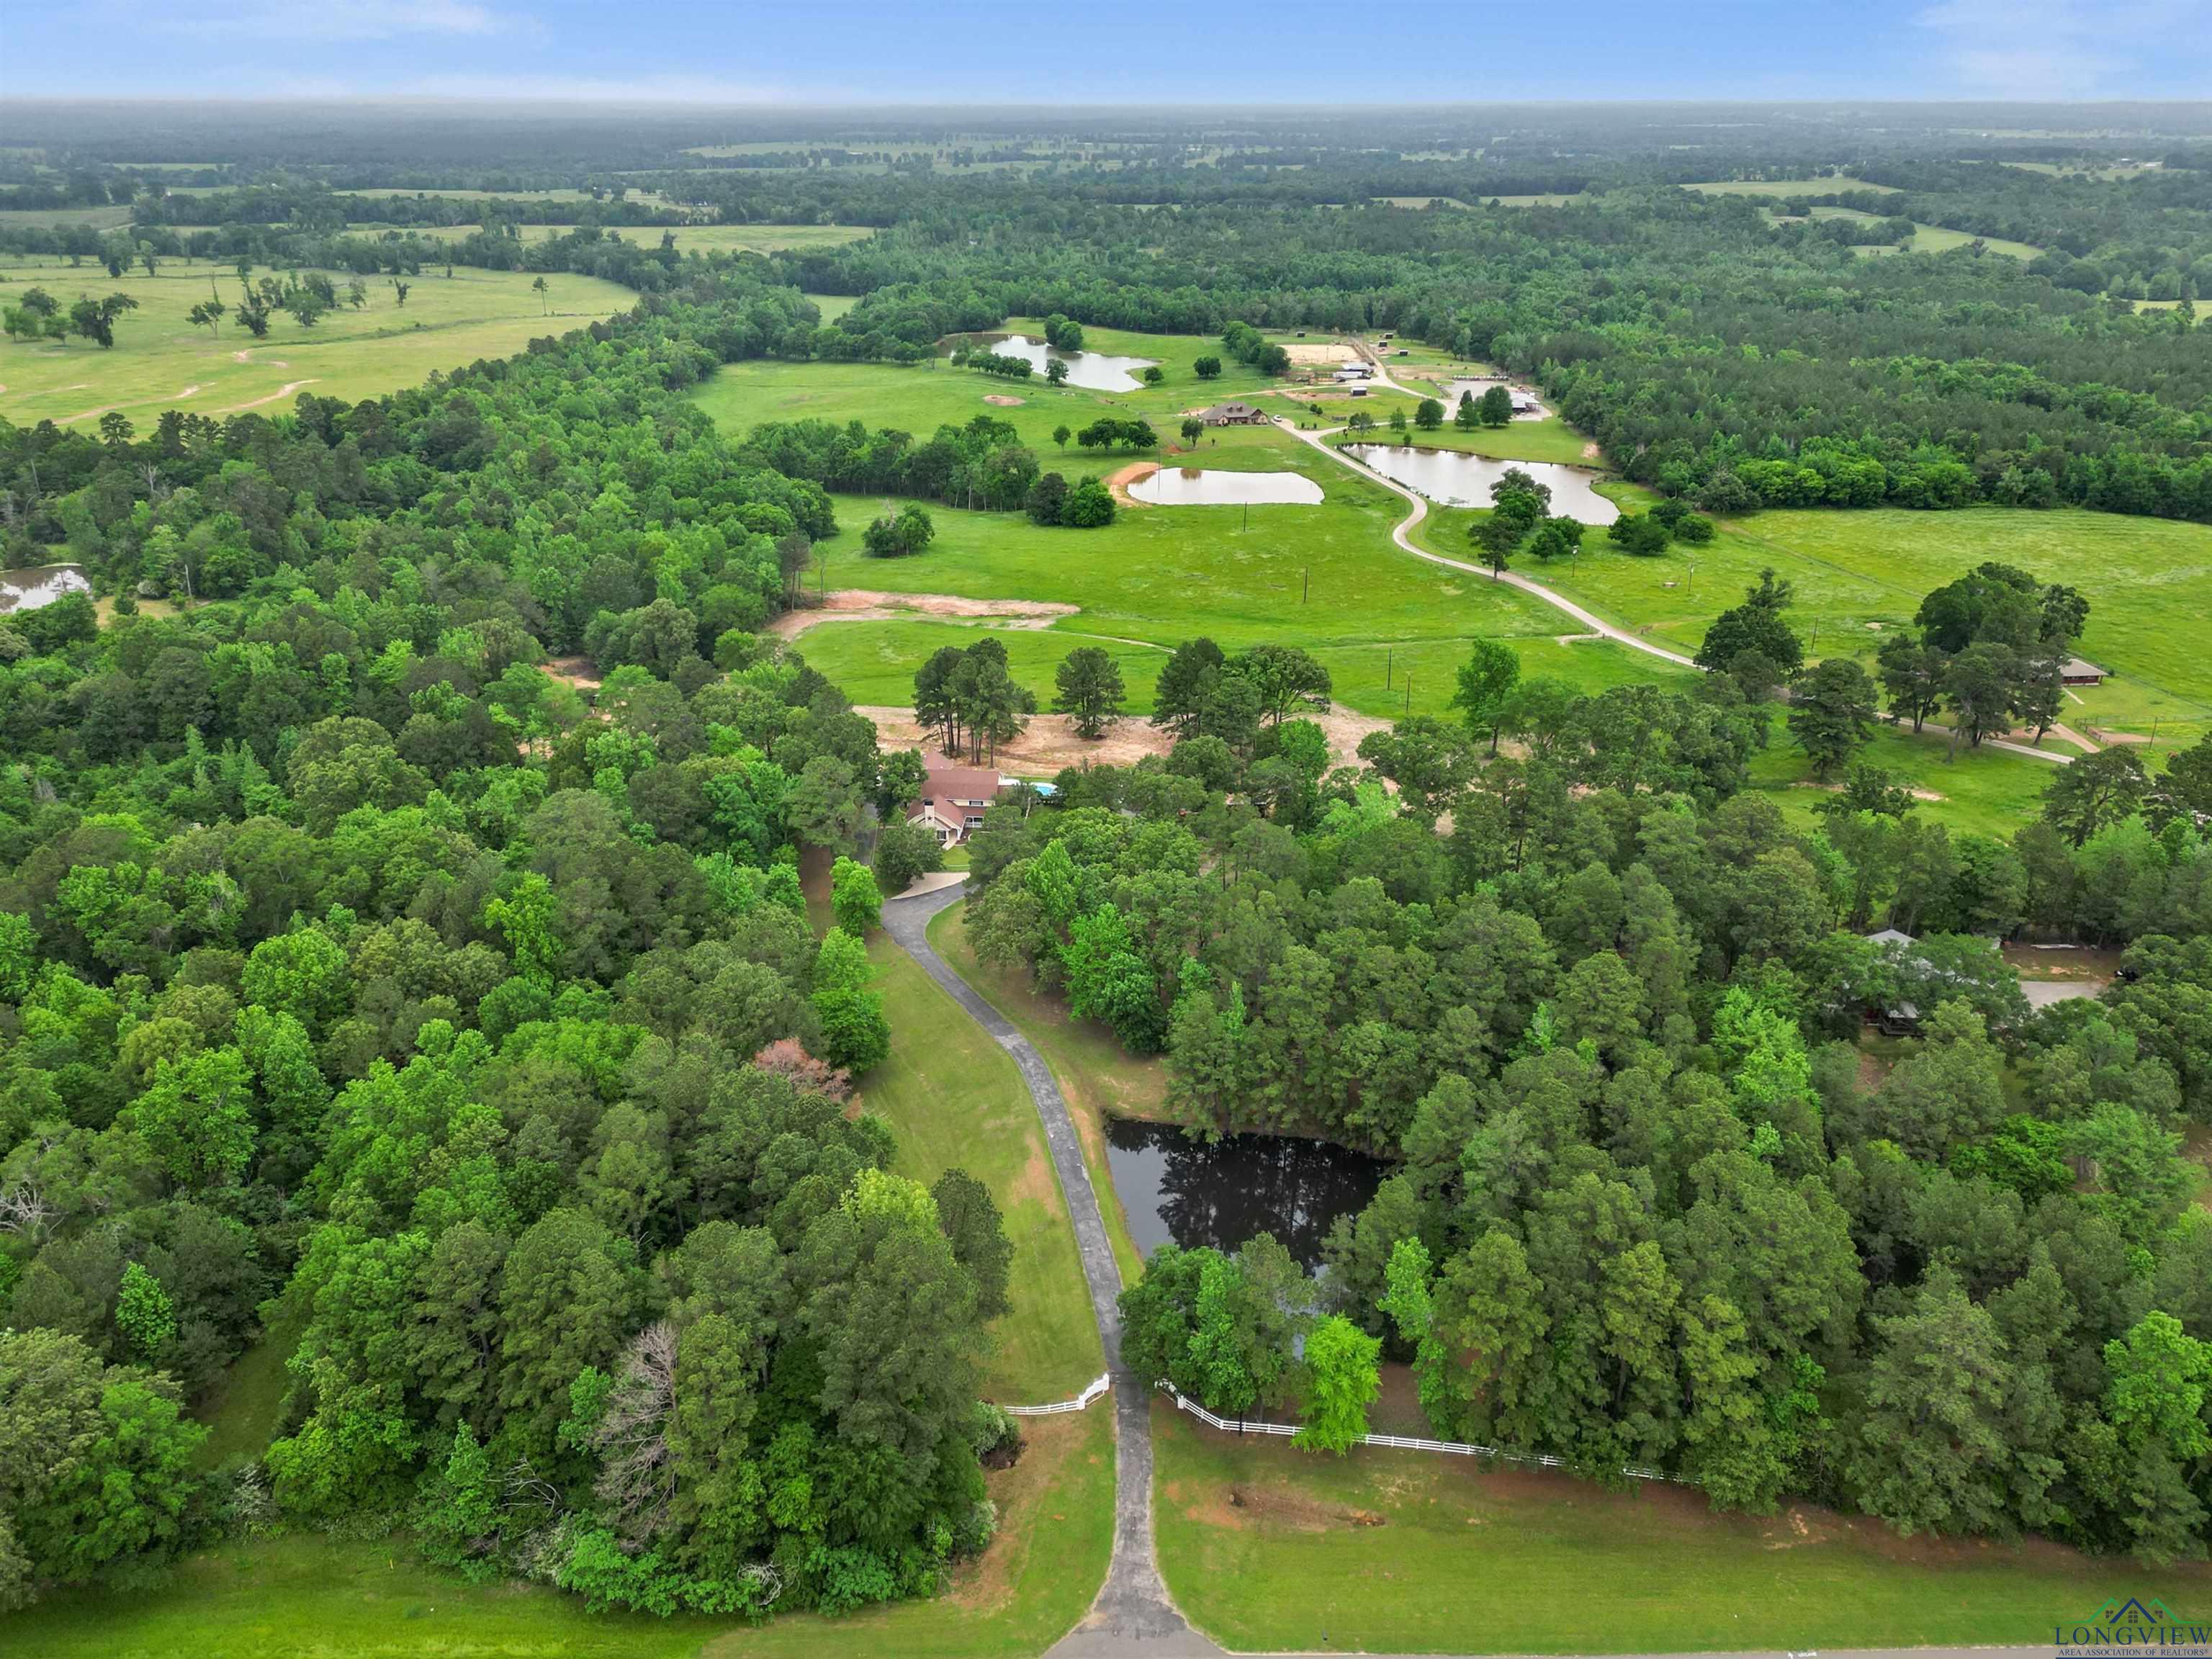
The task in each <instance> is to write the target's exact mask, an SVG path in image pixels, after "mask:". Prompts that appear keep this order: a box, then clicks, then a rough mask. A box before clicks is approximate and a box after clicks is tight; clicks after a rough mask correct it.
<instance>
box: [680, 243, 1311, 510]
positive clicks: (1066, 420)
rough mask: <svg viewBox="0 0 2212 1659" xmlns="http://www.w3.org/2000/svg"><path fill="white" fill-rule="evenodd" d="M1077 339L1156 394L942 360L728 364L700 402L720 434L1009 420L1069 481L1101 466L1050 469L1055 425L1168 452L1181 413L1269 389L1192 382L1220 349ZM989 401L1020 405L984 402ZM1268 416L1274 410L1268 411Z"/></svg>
mask: <svg viewBox="0 0 2212 1659" xmlns="http://www.w3.org/2000/svg"><path fill="white" fill-rule="evenodd" d="M817 228H830V229H835V228H836V227H817ZM1006 331H1007V332H1009V333H1021V334H1028V335H1030V336H1031V337H1041V336H1042V333H1043V325H1042V323H1041V322H1039V321H1037V320H1036V319H1027V318H1015V319H1011V320H1009V321H1008V322H1007V323H1006ZM1083 333H1084V343H1085V345H1086V346H1087V347H1088V348H1090V349H1092V350H1097V351H1103V352H1108V353H1110V354H1112V355H1114V356H1124V357H1146V358H1150V359H1152V360H1153V361H1155V362H1158V364H1159V365H1160V367H1161V368H1163V369H1164V370H1165V371H1166V378H1165V379H1164V380H1163V381H1162V382H1161V383H1160V384H1159V385H1158V386H1139V387H1138V388H1137V389H1136V390H1134V391H1131V392H1091V391H1086V390H1084V389H1082V388H1079V387H1074V386H1060V387H1054V386H1048V385H1047V384H1046V382H1045V380H1044V378H1043V377H1042V375H1032V376H1030V378H1029V379H1028V380H1002V379H1000V378H999V377H998V376H996V375H990V374H982V373H981V372H979V371H977V370H975V369H969V368H953V367H952V365H951V362H949V361H947V360H945V359H943V358H937V359H933V360H932V361H931V362H927V363H918V364H912V365H904V364H891V363H793V362H765V361H763V362H746V363H732V364H730V365H729V366H727V367H726V368H723V369H722V370H720V372H719V373H718V374H715V376H714V379H713V380H711V381H709V382H708V384H707V385H706V386H704V387H702V389H701V391H700V392H699V394H698V399H699V404H700V406H701V407H702V409H704V410H707V412H708V414H710V415H712V416H714V419H715V421H716V422H717V423H719V424H720V426H721V427H722V428H723V429H724V430H726V431H729V432H733V433H740V434H741V433H743V432H744V430H746V429H747V428H750V427H752V426H755V425H757V424H758V423H759V422H763V421H793V420H809V419H822V420H832V421H848V420H858V421H863V422H866V423H867V424H868V425H869V426H871V427H879V426H890V427H896V428H900V429H901V430H902V431H907V432H912V433H914V434H915V435H917V436H921V437H927V436H928V435H929V434H930V433H932V432H933V431H935V430H936V429H937V428H938V427H939V426H941V425H943V424H944V423H945V422H948V421H949V422H953V423H955V424H957V423H960V422H965V421H968V420H969V419H971V418H973V417H974V416H977V415H995V416H999V417H1000V419H1002V420H1006V421H1011V422H1012V423H1013V424H1014V426H1015V427H1016V428H1018V430H1019V431H1020V432H1021V435H1022V441H1023V442H1024V443H1025V444H1027V445H1029V446H1030V448H1032V449H1034V450H1036V452H1037V455H1038V457H1039V459H1042V461H1043V462H1044V463H1045V465H1047V466H1048V467H1049V466H1056V465H1060V462H1061V461H1062V460H1064V461H1065V462H1066V466H1064V467H1062V470H1063V471H1069V474H1070V476H1071V477H1073V472H1074V471H1075V470H1091V471H1096V470H1099V469H1100V468H1101V467H1103V466H1107V465H1108V464H1107V463H1106V462H1105V461H1104V460H1103V459H1100V458H1094V457H1093V456H1091V455H1090V454H1089V453H1085V451H1083V450H1082V449H1080V448H1079V447H1076V446H1075V445H1074V444H1073V443H1071V444H1070V445H1069V446H1068V448H1067V452H1066V455H1065V456H1064V457H1061V458H1060V460H1055V459H1054V456H1055V454H1056V453H1057V452H1056V451H1055V449H1054V444H1053V441H1052V434H1053V428H1055V427H1057V426H1060V425H1062V424H1066V425H1067V426H1069V427H1072V428H1077V429H1080V428H1083V427H1084V426H1085V425H1087V424H1089V423H1090V422H1092V421H1094V420H1097V418H1098V417H1099V416H1102V415H1112V416H1120V417H1121V418H1124V419H1126V418H1127V417H1129V416H1144V417H1145V418H1146V420H1149V421H1150V422H1152V424H1153V426H1154V427H1156V428H1158V430H1159V434H1160V436H1161V438H1162V440H1163V441H1164V444H1166V445H1169V446H1174V445H1178V444H1180V442H1181V435H1180V434H1179V433H1178V431H1177V430H1176V428H1177V427H1178V426H1179V424H1180V423H1181V421H1182V411H1183V410H1190V409H1202V408H1205V407H1207V406H1208V405H1210V404H1218V403H1224V402H1226V401H1228V400H1229V399H1231V398H1249V397H1251V396H1252V395H1253V394H1255V392H1262V391H1266V390H1267V389H1269V388H1270V387H1271V386H1273V385H1274V384H1275V382H1273V381H1272V380H1268V379H1267V378H1266V377H1265V376H1263V375H1260V374H1255V373H1254V372H1253V371H1251V370H1249V369H1248V368H1244V366H1243V364H1241V363H1238V362H1235V361H1234V360H1225V362H1224V364H1223V369H1224V373H1223V374H1221V376H1220V377H1219V378H1218V379H1217V380H1200V379H1199V378H1198V375H1197V374H1196V372H1195V371H1194V369H1193V368H1191V364H1192V363H1193V362H1194V361H1196V360H1197V359H1198V358H1200V357H1203V356H1217V357H1218V356H1221V344H1220V342H1219V341H1218V340H1213V339H1210V338H1206V337H1200V336H1197V335H1188V334H1139V333H1133V332H1130V331H1126V330H1121V329H1110V328H1086V329H1085V330H1084V331H1083ZM992 397H998V398H1018V399H1020V402H1018V404H989V403H987V402H985V401H984V400H985V399H986V398H992ZM1277 402H1280V403H1282V404H1283V405H1284V407H1283V410H1282V412H1285V413H1287V412H1289V409H1290V405H1289V403H1288V401H1287V400H1285V399H1275V398H1270V399H1268V400H1267V403H1266V404H1261V407H1262V408H1269V405H1270V404H1274V403H1277ZM1269 412H1270V413H1274V412H1276V411H1275V410H1273V409H1272V408H1270V409H1269ZM1215 436H1216V435H1213V434H1209V435H1208V437H1207V438H1206V439H1205V440H1201V441H1200V443H1201V447H1205V448H1206V449H1207V450H1208V451H1209V459H1208V461H1207V465H1212V461H1211V459H1210V451H1211V449H1212V447H1215V446H1214V445H1213V442H1212V440H1213V438H1214V437H1215ZM1221 441H1222V442H1224V443H1225V442H1227V441H1229V440H1227V439H1226V438H1224V439H1222V440H1221ZM1128 459H1131V458H1130V457H1129V456H1127V455H1123V456H1121V457H1119V458H1118V459H1113V460H1112V461H1111V463H1110V465H1111V466H1118V465H1122V464H1123V463H1124V462H1126V461H1127V460H1128ZM1139 459H1157V458H1154V457H1143V458H1139ZM1108 470H1110V467H1109V469H1108Z"/></svg>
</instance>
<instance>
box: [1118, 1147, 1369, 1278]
mask: <svg viewBox="0 0 2212 1659" xmlns="http://www.w3.org/2000/svg"><path fill="white" fill-rule="evenodd" d="M1106 1164H1107V1167H1108V1169H1109V1170H1110V1171H1111V1172H1112V1174H1113V1176H1114V1191H1115V1194H1116V1195H1117V1196H1118V1197H1119V1198H1120V1199H1121V1209H1122V1212H1124V1213H1125V1214H1126V1215H1127V1217H1128V1219H1129V1237H1131V1238H1133V1239H1134V1240H1135V1241H1136V1245H1137V1248H1138V1249H1139V1250H1142V1251H1143V1252H1144V1253H1145V1254H1146V1255H1151V1254H1152V1252H1153V1251H1154V1250H1155V1249H1158V1248H1159V1247H1160V1246H1161V1245H1163V1244H1180V1245H1182V1246H1183V1247H1184V1248H1186V1249H1195V1248H1196V1247H1197V1246H1199V1245H1201V1244H1211V1245H1212V1246H1213V1247H1214V1248H1215V1249H1220V1250H1234V1249H1239V1248H1241V1247H1242V1246H1243V1245H1244V1244H1245V1243H1248V1242H1249V1241H1250V1240H1251V1239H1252V1238H1253V1237H1255V1236H1256V1235H1258V1234H1260V1233H1273V1235H1274V1236H1275V1237H1276V1240H1277V1241H1278V1242H1279V1243H1281V1245H1282V1246H1283V1248H1284V1249H1286V1250H1288V1251H1289V1252H1290V1253H1291V1255H1293V1256H1294V1257H1296V1258H1297V1261H1298V1264H1299V1265H1300V1266H1301V1267H1305V1268H1306V1269H1308V1270H1309V1271H1310V1270H1311V1269H1313V1268H1314V1267H1317V1266H1319V1265H1320V1262H1321V1243H1322V1239H1323V1238H1325V1237H1327V1236H1328V1229H1329V1224H1330V1223H1332V1222H1334V1220H1335V1219H1336V1218H1337V1217H1339V1216H1340V1215H1352V1214H1356V1213H1357V1212H1359V1211H1360V1210H1363V1209H1364V1208H1366V1206H1367V1201H1368V1200H1370V1199H1371V1198H1373V1197H1374V1196H1375V1189H1376V1187H1378V1186H1380V1185H1381V1184H1382V1182H1383V1176H1386V1175H1388V1174H1389V1165H1388V1164H1383V1162H1381V1161H1380V1160H1379V1159H1376V1158H1369V1157H1367V1156H1365V1155H1364V1154H1363V1153H1360V1152H1348V1151H1346V1149H1345V1148H1343V1147H1341V1146H1330V1145H1329V1144H1328V1142H1327V1141H1324V1140H1299V1139H1293V1138H1292V1137H1291V1136H1289V1135H1224V1136H1223V1137H1222V1138H1221V1139H1219V1140H1217V1141H1215V1142H1213V1143H1212V1145H1211V1146H1209V1145H1208V1144H1207V1143H1206V1142H1205V1141H1203V1140H1198V1139H1193V1138H1192V1137H1190V1136H1188V1135H1186V1134H1185V1133H1183V1132H1182V1130H1181V1129H1180V1128H1177V1127H1176V1126H1175V1125H1174V1124H1171V1123H1139V1122H1135V1121H1130V1120H1127V1119H1121V1118H1109V1120H1107V1124H1106Z"/></svg>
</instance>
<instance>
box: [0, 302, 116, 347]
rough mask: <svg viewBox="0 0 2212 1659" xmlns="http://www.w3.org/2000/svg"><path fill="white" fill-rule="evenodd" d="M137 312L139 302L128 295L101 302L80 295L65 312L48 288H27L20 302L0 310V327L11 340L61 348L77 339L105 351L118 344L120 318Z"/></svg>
mask: <svg viewBox="0 0 2212 1659" xmlns="http://www.w3.org/2000/svg"><path fill="white" fill-rule="evenodd" d="M137 309H138V302H137V301H136V300H134V299H132V298H131V296H130V295H127V294H111V295H107V296H106V298H105V299H100V300H95V299H94V298H93V297H92V295H89V294H80V295H77V297H76V300H74V301H71V303H70V307H69V309H68V310H66V311H64V310H63V309H62V302H61V301H58V300H57V299H56V298H54V296H53V295H51V294H49V293H47V292H46V289H42V288H27V289H24V290H23V297H22V298H21V300H19V301H16V302H15V304H14V305H12V306H9V307H7V308H6V310H5V311H0V327H4V328H5V330H6V331H7V335H8V337H9V339H11V340H22V341H26V342H28V341H33V340H44V341H46V342H47V343H50V344H54V345H60V344H64V343H67V342H68V341H69V340H70V338H72V337H75V338H76V339H81V340H89V341H91V342H92V343H94V345H96V346H100V347H101V348H103V349H105V348H107V347H110V346H112V345H113V344H114V343H115V324H116V320H117V319H118V318H120V317H121V316H122V315H123V313H125V312H126V311H136V310H137Z"/></svg>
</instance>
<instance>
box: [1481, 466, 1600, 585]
mask: <svg viewBox="0 0 2212 1659" xmlns="http://www.w3.org/2000/svg"><path fill="white" fill-rule="evenodd" d="M1467 538H1468V541H1469V542H1471V543H1473V544H1474V548H1475V550H1476V551H1477V552H1479V553H1480V554H1481V556H1482V559H1483V562H1484V563H1486V564H1487V565H1488V566H1489V567H1490V568H1492V570H1501V571H1502V570H1504V568H1506V567H1507V566H1508V565H1509V564H1510V563H1511V562H1512V560H1513V556H1514V555H1515V554H1516V553H1518V552H1519V551H1521V550H1522V549H1523V548H1525V549H1527V550H1528V551H1529V552H1531V553H1533V554H1534V555H1535V556H1537V557H1538V558H1540V559H1542V560H1543V561H1544V562H1546V563H1547V564H1548V563H1550V562H1551V561H1553V559H1557V558H1572V557H1573V556H1575V554H1576V553H1577V551H1578V550H1580V549H1581V547H1582V544H1583V524H1582V521H1581V520H1577V519H1571V518H1567V517H1565V516H1558V517H1555V516H1553V513H1552V487H1551V486H1550V485H1549V484H1544V483H1537V482H1536V480H1535V478H1534V477H1532V476H1531V475H1530V474H1529V473H1528V472H1527V471H1524V470H1523V469H1522V468H1520V467H1517V466H1509V467H1507V468H1506V469H1505V471H1504V472H1502V473H1500V474H1499V475H1498V482H1497V483H1495V484H1493V485H1492V486H1491V491H1490V511H1489V512H1488V513H1486V514H1484V515H1483V516H1482V517H1481V518H1480V519H1477V520H1475V521H1474V523H1473V524H1471V525H1469V526H1468V531H1467Z"/></svg>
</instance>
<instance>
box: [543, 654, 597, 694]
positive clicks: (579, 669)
mask: <svg viewBox="0 0 2212 1659" xmlns="http://www.w3.org/2000/svg"><path fill="white" fill-rule="evenodd" d="M545 671H546V672H547V673H548V674H550V676H552V678H555V679H556V680H559V681H561V682H562V683H563V684H568V685H573V686H574V687H575V688H576V690H579V691H596V690H599V681H600V678H601V677H600V674H599V664H597V663H595V662H593V661H592V659H590V658H589V657H553V658H550V659H547V661H546V664H545Z"/></svg>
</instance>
